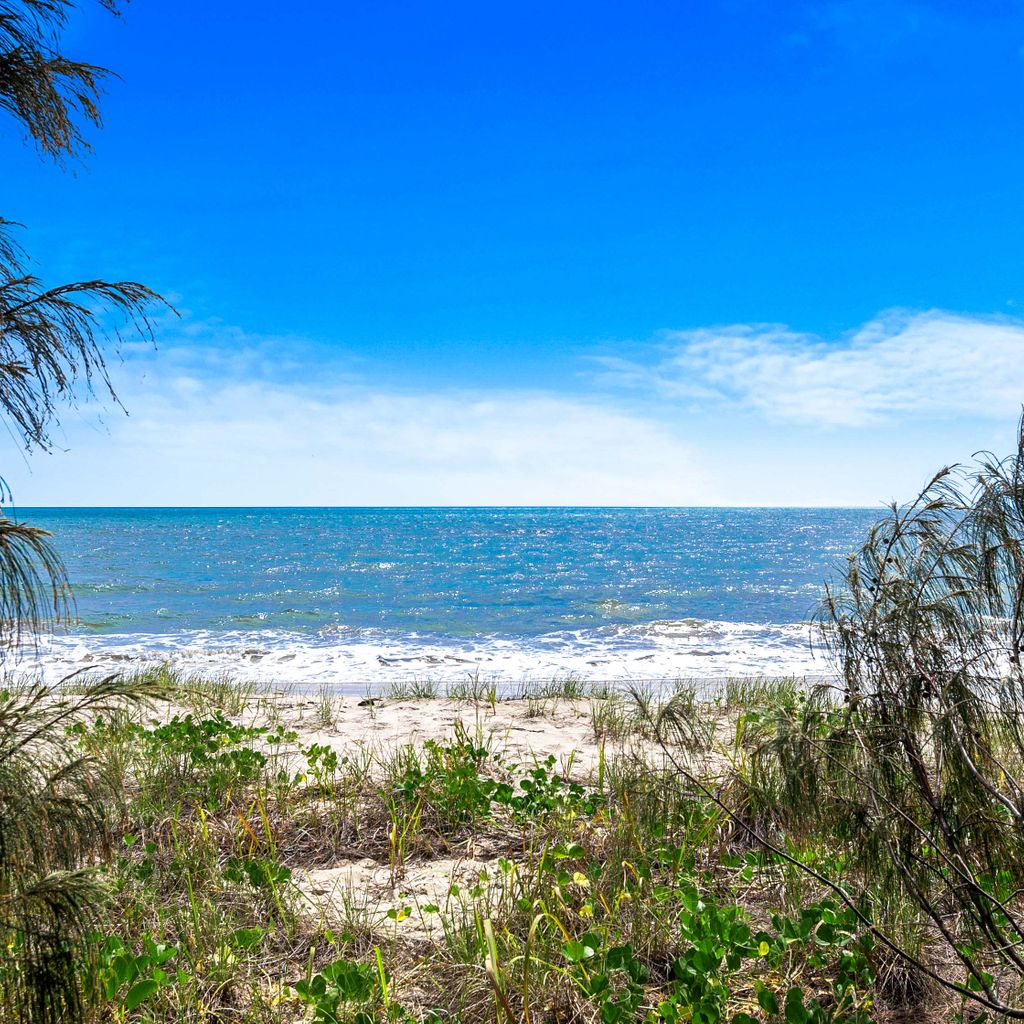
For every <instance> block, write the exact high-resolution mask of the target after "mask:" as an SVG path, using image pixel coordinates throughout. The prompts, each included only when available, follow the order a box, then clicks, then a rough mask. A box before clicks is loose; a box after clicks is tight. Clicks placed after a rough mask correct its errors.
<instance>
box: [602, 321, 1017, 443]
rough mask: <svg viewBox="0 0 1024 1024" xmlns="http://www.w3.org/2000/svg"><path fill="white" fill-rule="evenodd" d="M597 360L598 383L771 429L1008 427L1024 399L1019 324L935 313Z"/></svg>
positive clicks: (698, 337)
mask: <svg viewBox="0 0 1024 1024" xmlns="http://www.w3.org/2000/svg"><path fill="white" fill-rule="evenodd" d="M600 362H601V363H602V365H603V367H604V372H603V373H602V375H601V379H602V380H603V381H604V382H605V383H612V384H619V385H625V386H629V387H642V388H648V389H651V390H653V391H656V392H657V393H659V394H661V395H663V396H665V397H668V398H674V399H687V400H690V401H693V400H696V401H698V402H700V401H705V402H706V401H708V400H712V401H717V402H727V403H731V404H736V405H739V406H741V407H746V408H749V409H752V410H754V411H756V412H759V413H761V414H763V415H764V416H765V417H766V418H767V419H769V420H773V421H776V422H784V421H793V422H798V423H813V424H820V425H824V426H832V427H844V426H845V427H861V426H868V425H875V424H881V423H884V422H888V421H891V420H897V419H908V418H911V417H915V418H928V417H960V416H966V417H982V418H996V419H1006V418H1013V417H1015V416H1017V415H1018V414H1019V412H1020V408H1021V403H1022V402H1024V323H1021V322H1019V321H1011V320H1008V319H994V318H993V319H980V318H971V317H964V316H955V315H953V314H949V313H942V312H929V313H916V314H913V313H906V312H901V311H895V312H891V313H888V314H884V315H882V316H880V317H879V318H878V319H876V320H872V321H870V322H869V323H866V324H864V325H863V326H862V327H860V328H858V329H857V330H855V331H853V332H851V333H849V334H847V335H845V336H843V337H841V338H838V339H834V340H826V339H824V338H821V337H818V336H815V335H810V334H799V333H796V332H794V331H791V330H789V329H788V328H786V327H784V326H781V325H778V324H738V325H733V326H729V327H723V328H706V329H701V330H694V331H676V332H669V333H667V334H666V335H665V345H664V349H663V351H662V353H661V354H660V355H659V358H658V359H657V360H655V361H653V362H652V363H651V364H647V365H645V364H643V363H639V362H636V361H627V360H622V359H607V358H605V359H602V360H600Z"/></svg>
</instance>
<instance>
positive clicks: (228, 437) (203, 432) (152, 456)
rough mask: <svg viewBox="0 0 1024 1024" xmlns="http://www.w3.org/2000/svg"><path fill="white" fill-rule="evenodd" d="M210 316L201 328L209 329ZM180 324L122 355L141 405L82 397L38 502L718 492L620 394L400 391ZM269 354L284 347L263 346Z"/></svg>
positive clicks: (612, 498) (35, 487) (537, 498)
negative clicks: (95, 403) (186, 333)
mask: <svg viewBox="0 0 1024 1024" xmlns="http://www.w3.org/2000/svg"><path fill="white" fill-rule="evenodd" d="M203 336H204V332H200V338H202V337H203ZM229 340H230V341H231V342H232V343H231V344H228V345H224V344H218V345H216V346H214V347H208V346H206V345H205V344H203V343H189V344H186V343H185V339H183V338H181V337H179V338H178V339H176V340H175V341H173V342H167V341H166V340H165V343H164V344H163V345H162V346H161V349H160V350H159V351H158V352H157V353H155V354H153V353H152V352H151V351H147V350H145V349H137V350H135V351H133V352H130V353H129V354H128V357H127V359H126V360H125V362H124V363H123V364H122V365H121V366H118V367H116V368H115V370H114V376H115V381H114V383H115V386H116V388H117V390H118V393H119V394H120V395H121V396H122V398H123V400H124V404H125V406H126V408H127V409H128V410H129V412H130V417H129V418H125V417H124V416H123V415H120V414H119V413H118V412H117V411H113V412H109V413H108V414H107V415H104V416H103V417H102V425H101V426H98V425H97V424H98V419H97V416H96V413H97V409H96V408H95V407H90V406H88V405H83V407H82V409H81V410H80V415H78V416H74V417H66V418H65V435H66V436H65V443H64V445H63V446H62V447H65V448H66V449H67V451H66V452H58V453H56V454H54V455H53V456H40V457H38V458H35V459H33V461H32V470H33V473H32V475H31V476H29V475H27V474H26V475H24V478H23V479H22V475H21V474H15V475H14V476H13V479H12V480H11V483H12V485H13V486H14V487H15V493H16V497H17V498H18V499H19V501H21V502H23V503H25V504H62V503H69V502H70V503H74V504H86V505H88V504H138V503H142V504H155V505H162V504H168V505H175V504H205V505H253V504H297V505H361V504H374V505H376V504H381V505H390V504H395V505H403V504H413V505H431V504H438V505H447V504H483V505H487V504H496V505H504V504H545V505H546V504H552V505H554V504H570V505H571V504H608V505H628V504H638V505H663V504H667V505H673V504H689V503H704V502H706V501H708V500H714V498H715V496H716V490H715V485H714V482H713V480H712V478H711V475H710V474H709V473H708V472H707V471H706V470H705V469H704V468H703V467H702V460H701V459H700V458H699V457H698V456H697V454H696V452H695V450H694V448H693V447H691V446H690V445H689V444H686V443H684V442H683V441H681V440H680V439H679V438H678V437H676V436H675V435H674V434H673V432H672V431H671V430H670V429H668V428H667V427H665V426H664V425H662V424H659V423H658V422H656V421H654V420H652V419H647V418H645V417H643V416H641V415H638V414H636V413H633V412H630V411H626V410H621V409H618V408H615V407H614V406H610V405H609V403H608V402H604V401H600V400H597V399H588V398H582V397H578V396H566V395H559V394H557V393H554V392H544V391H526V390H518V391H517V390H509V389H492V390H486V391H484V390H477V391H467V390H462V391H460V390H447V391H437V390H434V391H430V390H422V391H419V392H416V393H401V392H399V391H397V390H395V389H390V388H388V387H387V386H386V385H382V384H381V382H379V381H378V382H372V381H366V380H363V379H361V378H359V377H358V376H355V375H352V374H350V373H349V372H348V370H347V369H346V366H345V363H344V361H342V362H341V368H340V369H339V366H338V365H336V364H334V363H330V362H325V361H323V360H320V361H314V362H309V361H307V362H305V363H304V369H305V373H304V375H303V376H302V378H301V379H300V378H299V377H298V376H296V375H293V374H292V373H291V372H290V371H284V372H279V368H278V363H279V361H281V360H287V361H289V362H290V360H291V359H292V356H293V354H294V352H293V350H292V349H291V347H290V346H285V345H281V346H275V345H273V344H265V343H264V341H263V340H261V339H258V338H252V337H244V336H241V335H237V336H236V335H233V336H231V337H230V338H229ZM268 354H269V357H270V363H267V362H265V357H267V356H268Z"/></svg>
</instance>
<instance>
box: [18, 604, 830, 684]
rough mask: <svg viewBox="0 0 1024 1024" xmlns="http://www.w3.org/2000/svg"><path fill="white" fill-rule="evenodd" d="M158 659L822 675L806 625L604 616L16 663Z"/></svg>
mask: <svg viewBox="0 0 1024 1024" xmlns="http://www.w3.org/2000/svg"><path fill="white" fill-rule="evenodd" d="M160 663H168V664H170V665H171V666H173V667H174V668H176V669H178V670H180V671H182V672H185V673H198V674H204V675H217V676H228V677H232V678H235V679H239V680H255V681H260V682H266V683H270V684H277V685H281V686H289V685H290V686H296V685H297V686H301V687H307V686H317V687H319V686H323V685H326V686H328V687H330V688H332V689H334V690H336V691H337V692H365V691H366V690H367V689H374V688H379V687H386V686H388V685H389V684H392V683H395V682H401V681H405V680H409V679H429V680H435V681H437V682H440V683H451V682H457V681H460V680H466V679H467V678H468V677H471V676H476V677H479V678H482V679H486V680H493V681H495V682H497V683H498V684H499V685H500V684H503V683H504V684H513V683H519V682H523V681H528V680H542V679H552V678H564V677H568V676H574V677H578V678H582V679H585V680H593V681H598V680H611V681H619V682H622V683H623V684H625V683H627V682H629V681H631V680H632V681H644V680H654V679H680V678H684V679H695V680H709V681H710V680H714V679H721V678H724V677H729V676H784V675H785V676H789V675H793V676H808V677H820V676H823V675H827V674H829V668H828V663H827V662H826V661H825V659H824V657H823V655H822V652H821V651H820V650H813V649H812V646H811V631H810V628H809V627H808V626H807V625H806V624H794V625H758V624H753V623H737V622H707V621H701V620H696V619H683V620H676V621H659V622H648V623H643V624H631V625H615V626H602V627H598V628H595V629H585V630H572V631H562V632H555V633H548V634H545V635H543V636H539V637H531V638H523V637H515V636H508V635H488V636H476V637H471V638H456V637H441V636H437V635H430V634H419V633H415V632H408V633H396V632H390V631H385V630H376V629H347V628H345V627H332V628H330V629H326V630H323V631H322V632H320V633H315V634H304V633H298V632H286V631H281V630H238V631H216V632H215V631H207V630H190V631H183V632H178V633H167V634H140V633H125V634H105V635H87V634H80V635H71V636H61V637H55V638H53V639H51V640H48V641H46V642H45V643H43V644H42V645H41V646H40V648H39V649H38V651H37V652H35V653H34V654H33V655H31V656H29V657H26V658H24V659H23V660H22V661H21V662H20V663H19V665H18V670H19V671H21V672H24V673H26V674H32V675H35V676H39V677H41V678H43V679H44V680H46V681H51V682H52V681H56V680H58V679H61V678H63V677H64V676H67V675H68V674H70V673H72V672H78V671H81V670H83V669H85V670H96V671H97V672H102V671H112V670H119V669H123V668H125V667H126V665H129V664H131V665H132V666H149V665H156V664H160Z"/></svg>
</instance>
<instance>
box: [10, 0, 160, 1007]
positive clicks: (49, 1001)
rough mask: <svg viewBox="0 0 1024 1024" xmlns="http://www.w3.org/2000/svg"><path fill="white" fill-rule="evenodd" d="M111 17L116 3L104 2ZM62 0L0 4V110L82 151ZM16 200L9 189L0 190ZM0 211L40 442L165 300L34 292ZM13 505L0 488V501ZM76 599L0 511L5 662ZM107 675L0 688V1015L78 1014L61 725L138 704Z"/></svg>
mask: <svg viewBox="0 0 1024 1024" xmlns="http://www.w3.org/2000/svg"><path fill="white" fill-rule="evenodd" d="M99 2H100V3H101V5H102V6H103V7H105V8H107V9H108V10H109V11H111V12H113V13H116V12H117V6H118V4H117V0H99ZM75 7H76V4H75V3H73V2H71V0H0V111H5V112H7V113H8V114H9V115H11V116H12V118H13V121H14V122H15V123H17V124H19V125H20V127H21V128H22V130H23V131H24V132H25V133H26V135H27V137H28V138H29V139H30V140H31V141H32V142H33V143H34V144H35V146H36V147H37V148H38V149H39V151H40V152H41V153H42V154H43V155H44V156H46V157H49V158H51V159H55V160H57V161H58V162H61V161H63V159H64V158H68V157H75V156H77V155H80V154H81V153H83V152H84V151H86V150H88V148H89V146H88V142H87V140H86V138H85V136H84V134H83V131H84V129H87V128H89V127H95V126H98V125H99V123H100V111H99V106H98V102H99V95H100V88H101V85H102V83H103V80H104V78H105V77H106V76H107V74H108V73H107V72H106V71H105V70H104V69H102V68H98V67H95V66H94V65H91V64H86V63H83V62H80V61H75V60H71V59H69V58H68V57H66V56H65V55H64V54H63V53H62V52H61V49H60V43H61V30H62V29H63V28H64V26H65V23H66V20H67V18H68V16H69V14H70V13H71V12H73V10H74V9H75ZM8 198H11V197H8ZM13 227H14V225H13V224H12V223H11V222H10V221H6V220H3V219H0V418H2V419H3V420H4V422H5V426H6V428H7V432H8V434H9V435H10V436H11V437H12V438H14V439H15V440H17V441H20V442H21V444H22V445H23V446H24V447H25V448H29V449H32V448H42V449H47V448H49V447H50V444H51V439H50V433H49V431H50V429H51V428H52V424H53V421H54V416H55V413H56V412H57V410H58V408H59V407H60V406H61V405H63V404H66V403H68V402H73V401H74V400H75V398H76V396H78V395H80V394H83V393H85V394H89V393H92V392H93V390H94V389H97V390H102V391H104V392H105V393H106V396H107V397H108V398H109V399H110V400H113V401H116V396H115V395H114V392H113V389H112V387H111V384H110V379H109V376H108V374H107V369H106V364H105V361H104V354H105V352H108V351H109V350H111V349H112V348H116V347H117V344H118V342H119V341H120V331H121V330H122V329H124V328H125V327H126V326H127V327H128V328H129V329H131V330H132V331H137V332H140V333H141V334H142V336H143V337H150V336H151V327H152V325H151V322H150V319H149V317H148V310H149V309H150V308H151V305H152V304H153V303H154V302H157V303H158V302H160V300H159V297H158V296H157V295H156V294H155V293H154V292H152V291H151V290H150V289H149V288H147V287H146V286H144V285H141V284H138V283H136V282H133V281H118V282H108V281H99V280H90V281H83V282H76V283H73V284H65V285H60V286H57V287H48V286H46V285H44V284H43V283H42V282H41V281H40V280H39V278H38V277H37V276H36V275H35V274H34V273H32V272H31V271H30V270H29V269H28V261H27V258H26V256H25V253H24V252H23V251H22V249H21V248H20V246H19V245H18V243H17V242H16V240H15V239H14V237H13V234H12V228H13ZM8 498H9V495H8V494H7V491H6V487H4V486H3V484H2V482H0V508H2V507H3V506H4V505H6V504H7V501H6V499H8ZM69 610H70V592H69V589H68V584H67V579H66V576H65V572H64V568H63V566H62V564H61V561H60V558H59V556H58V555H57V553H56V551H55V549H54V548H53V547H52V545H51V542H50V539H49V534H47V533H46V532H45V531H43V530H39V529H36V528H33V527H31V526H28V525H26V524H24V523H19V522H16V521H14V520H13V519H11V518H10V517H8V516H6V515H4V514H3V512H2V511H0V660H2V658H3V655H4V654H5V653H6V652H8V651H10V650H12V649H13V648H16V647H17V646H18V645H19V644H20V643H22V642H23V641H24V640H25V639H26V638H27V637H28V636H31V635H32V634H35V633H37V632H38V631H39V630H41V629H43V628H44V627H47V626H49V625H52V624H53V623H55V622H61V621H65V620H66V619H67V618H68V615H69ZM144 696H145V694H143V693H140V692H139V690H138V687H137V686H134V685H132V686H128V685H125V684H122V683H121V682H119V681H117V680H116V679H108V680H105V681H104V682H102V683H99V684H96V685H94V686H91V687H87V688H86V689H85V690H84V691H83V692H82V693H80V694H79V695H78V696H72V695H71V694H70V693H67V692H62V691H59V690H58V691H52V690H48V689H46V688H41V687H38V688H34V689H30V690H28V691H27V692H9V691H0V948H2V950H3V954H2V956H0V1019H3V1020H14V1021H19V1022H24V1024H51V1022H53V1024H56V1022H57V1021H60V1022H62V1024H75V1022H76V1021H78V1020H80V1019H81V1018H82V1015H83V1009H84V1008H83V1003H82V997H81V993H82V991H83V987H82V982H83V971H84V970H85V969H86V961H87V958H86V957H85V956H84V953H85V950H84V947H83V942H82V940H83V937H84V935H85V932H86V930H87V929H88V927H89V925H90V923H91V922H92V921H93V920H94V915H95V913H96V911H97V908H98V907H99V905H100V897H101V895H102V888H101V886H100V883H99V881H98V880H97V877H96V876H95V875H94V874H93V873H92V872H91V871H90V869H89V865H90V863H91V861H92V859H93V856H94V854H95V853H96V851H97V848H98V847H99V846H101V845H102V843H103V842H104V839H105V816H104V815H105V810H104V809H105V807H106V806H108V801H109V799H110V798H111V797H112V796H113V794H111V793H108V792H107V791H106V790H105V787H104V785H103V780H102V779H101V778H100V777H99V776H97V774H96V771H95V766H94V765H93V764H92V763H91V762H90V761H89V760H88V759H84V758H81V757H78V756H77V755H75V754H73V753H71V752H70V749H69V747H68V745H67V741H66V738H65V734H64V729H65V727H66V726H67V725H68V724H70V723H71V722H72V721H74V720H75V719H77V718H78V717H80V716H81V715H83V714H86V713H87V712H99V711H101V710H102V709H104V708H106V707H109V706H110V704H111V703H112V702H114V703H116V702H122V701H124V700H138V699H140V698H142V697H144Z"/></svg>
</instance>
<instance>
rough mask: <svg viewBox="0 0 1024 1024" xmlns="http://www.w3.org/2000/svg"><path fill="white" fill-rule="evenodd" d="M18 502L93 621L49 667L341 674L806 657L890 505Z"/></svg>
mask: <svg viewBox="0 0 1024 1024" xmlns="http://www.w3.org/2000/svg"><path fill="white" fill-rule="evenodd" d="M21 515H22V517H23V518H25V519H26V520H28V521H30V522H32V523H34V524H35V525H39V526H43V527H46V528H47V529H50V530H52V531H53V532H54V534H55V535H56V543H57V546H58V548H59V550H60V551H61V553H62V555H63V557H64V559H65V562H66V564H67V567H68V571H69V574H70V577H71V579H72V582H73V584H74V588H75V594H76V599H77V609H78V615H79V619H80V622H79V625H78V626H77V627H76V628H75V629H74V630H73V631H72V632H71V634H70V635H69V636H66V637H63V638H58V639H57V640H56V641H55V643H54V645H52V646H51V647H50V648H48V649H47V650H46V651H44V652H43V654H42V656H41V658H42V663H47V662H46V659H50V661H52V662H53V664H54V666H60V667H66V666H67V665H71V664H74V663H77V662H76V659H77V661H78V662H80V661H81V660H82V659H86V660H95V659H97V658H104V657H108V656H109V657H120V656H126V655H128V654H131V655H134V656H138V655H140V654H141V655H145V656H147V657H171V658H172V660H181V661H182V662H183V663H184V664H188V665H190V666H192V667H203V666H213V667H216V668H217V669H218V670H224V671H238V672H247V673H253V672H272V673H273V674H278V675H282V676H288V677H289V678H302V679H309V680H312V679H314V678H315V679H317V680H320V681H324V680H327V681H332V680H333V681H337V682H338V684H339V685H344V684H347V683H350V682H351V683H354V682H356V681H359V682H362V681H364V680H363V677H364V676H366V675H367V674H372V673H377V672H383V673H385V674H387V673H388V672H394V671H405V672H409V673H424V672H429V671H435V672H439V673H440V674H445V673H448V674H452V673H455V674H459V673H463V672H465V671H471V670H472V671H476V670H483V671H486V672H493V673H495V674H498V675H506V676H511V675H515V674H519V675H532V674H535V673H541V674H543V673H546V672H560V671H566V672H568V671H572V672H580V673H590V674H595V672H596V673H597V674H602V675H613V676H616V677H617V676H618V675H620V674H625V675H629V676H632V675H635V674H636V673H637V672H641V671H646V672H647V674H652V675H657V674H666V673H667V674H672V673H674V672H682V671H684V670H685V669H689V670H691V671H692V672H693V673H694V674H708V673H713V674H727V673H729V672H730V671H740V670H742V671H757V670H759V669H758V665H759V664H760V663H759V662H758V661H757V650H756V648H757V647H758V644H759V643H760V646H761V648H762V650H763V655H764V657H763V658H762V661H763V663H764V666H763V667H764V668H765V669H766V670H772V669H773V668H779V667H780V666H781V665H782V662H783V661H785V658H783V659H781V660H780V657H779V655H780V652H785V651H788V652H789V654H787V657H790V656H791V657H790V660H793V659H795V660H796V662H799V660H800V658H803V657H806V654H807V651H806V648H807V630H806V628H805V627H803V626H801V625H800V624H801V623H805V622H806V621H807V620H808V618H809V617H810V616H811V614H812V613H813V611H814V609H815V607H816V605H817V602H818V600H819V598H820V595H821V588H822V582H823V580H824V579H825V577H826V576H827V575H828V574H829V573H830V572H831V571H833V569H834V567H835V566H836V565H837V564H838V563H839V562H840V561H841V559H842V556H843V555H844V554H845V553H846V552H847V551H849V550H850V549H851V548H852V547H854V546H855V545H856V544H857V543H858V541H859V539H860V538H861V537H862V535H863V533H864V531H865V529H866V528H867V526H868V525H869V524H870V523H871V522H872V521H873V519H874V518H876V515H877V513H876V512H874V511H870V510H863V509H704V508H700V509H694V508H682V509H618V508H617V509H582V508H576V509H573V508H569V509H565V508H560V509H489V508H488V509H450V508H444V509H37V510H30V509H27V510H21ZM695 651H696V652H698V653H694V652H695ZM643 662H646V664H643ZM466 666H470V668H467V667H466ZM797 667H799V665H798V666H797ZM807 670H808V671H813V666H809V667H808V669H807ZM356 676H359V679H358V680H357V679H356V678H355V677H356Z"/></svg>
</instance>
